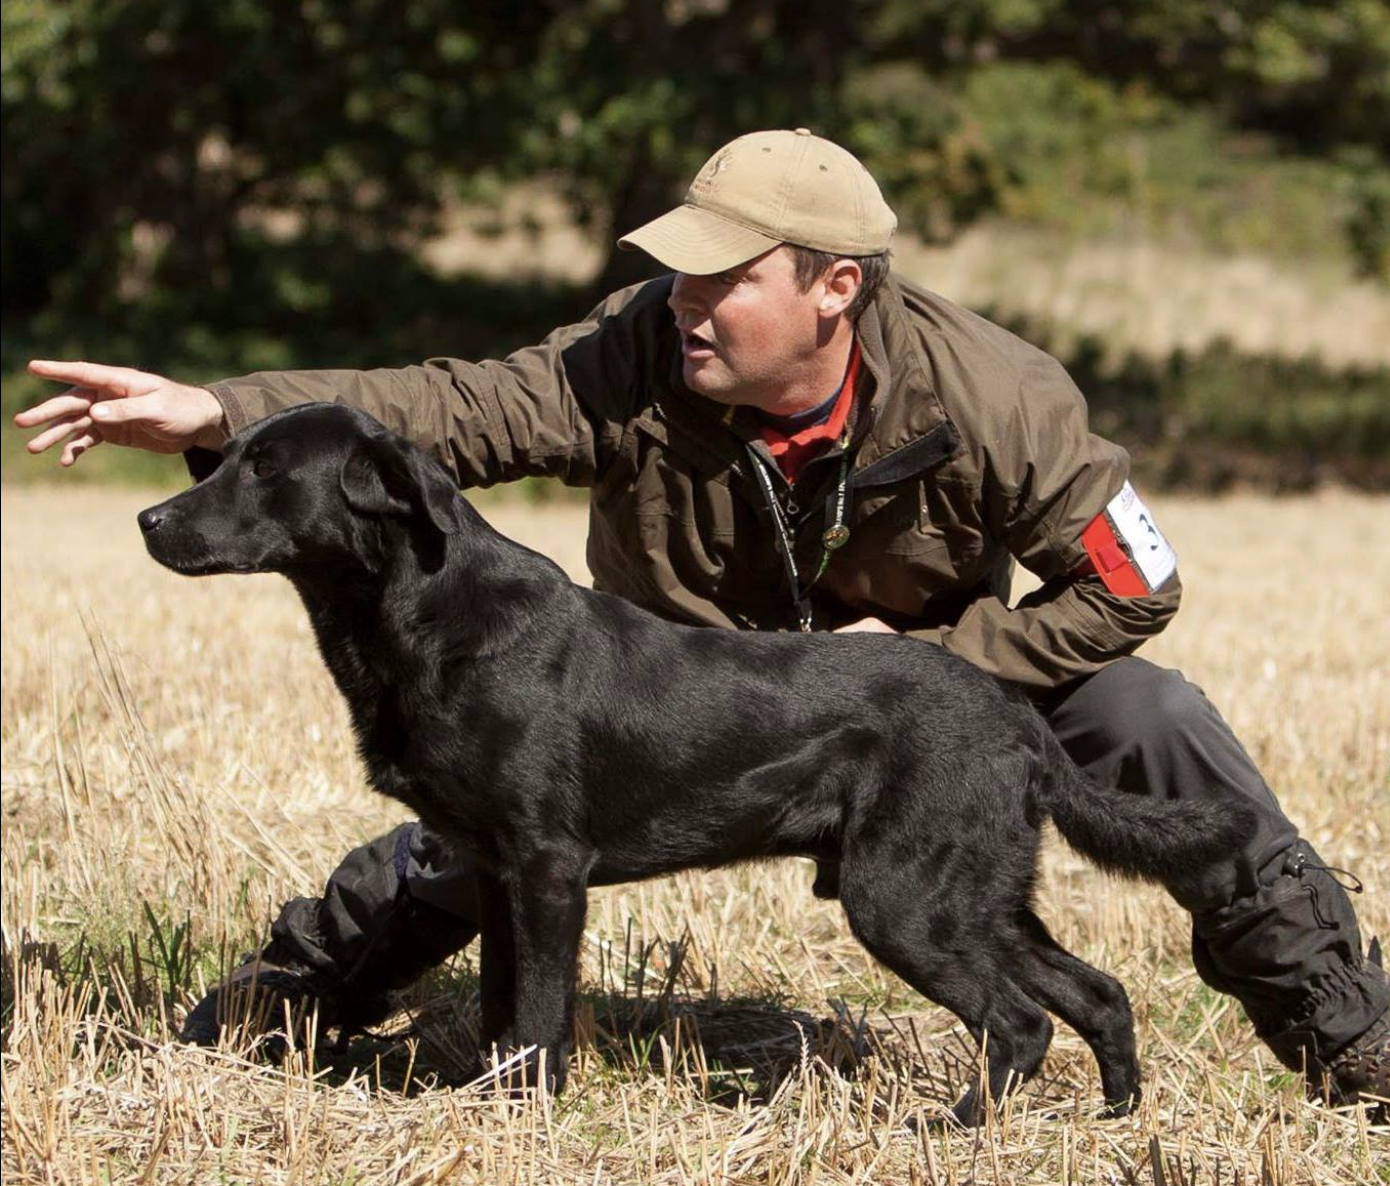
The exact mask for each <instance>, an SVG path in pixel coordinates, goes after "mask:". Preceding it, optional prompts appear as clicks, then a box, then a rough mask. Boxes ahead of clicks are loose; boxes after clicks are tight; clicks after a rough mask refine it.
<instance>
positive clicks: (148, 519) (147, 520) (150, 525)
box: [135, 507, 164, 535]
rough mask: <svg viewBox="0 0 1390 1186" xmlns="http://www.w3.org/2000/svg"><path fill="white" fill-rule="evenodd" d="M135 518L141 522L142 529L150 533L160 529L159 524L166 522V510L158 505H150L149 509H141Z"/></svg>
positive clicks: (147, 533)
mask: <svg viewBox="0 0 1390 1186" xmlns="http://www.w3.org/2000/svg"><path fill="white" fill-rule="evenodd" d="M135 519H136V522H137V523H139V524H140V530H141V531H143V532H144V533H145V534H146V535H149V533H150V532H151V531H158V530H159V525H160V524H161V523H163V522H164V512H163V511H161V510H160V509H159V508H158V507H150V508H149V510H146V511H141V512H140V513H139V514H138V515H137V516H136V517H135Z"/></svg>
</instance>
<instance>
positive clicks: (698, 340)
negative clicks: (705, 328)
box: [681, 330, 715, 358]
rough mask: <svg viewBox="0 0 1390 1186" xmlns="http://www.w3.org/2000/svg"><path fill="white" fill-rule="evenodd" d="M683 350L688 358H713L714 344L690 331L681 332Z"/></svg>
mask: <svg viewBox="0 0 1390 1186" xmlns="http://www.w3.org/2000/svg"><path fill="white" fill-rule="evenodd" d="M681 350H682V352H683V353H684V354H685V356H686V357H687V358H692V357H705V356H712V355H713V354H714V353H715V350H714V343H713V342H711V341H710V340H709V339H708V338H705V337H702V336H701V335H699V334H697V333H692V332H691V331H690V330H682V331H681Z"/></svg>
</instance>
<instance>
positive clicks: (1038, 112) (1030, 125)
mask: <svg viewBox="0 0 1390 1186" xmlns="http://www.w3.org/2000/svg"><path fill="white" fill-rule="evenodd" d="M1193 105H1197V106H1200V108H1201V109H1202V110H1204V111H1209V112H1211V113H1213V114H1212V115H1211V117H1210V119H1211V126H1212V127H1219V128H1227V127H1246V128H1263V129H1267V130H1275V131H1277V132H1278V133H1279V134H1280V135H1281V136H1283V138H1284V139H1283V143H1284V144H1286V145H1288V146H1290V147H1296V148H1299V149H1301V150H1304V151H1307V152H1316V153H1321V154H1325V155H1328V156H1329V157H1330V156H1331V155H1332V154H1334V153H1340V154H1341V156H1339V157H1338V159H1340V160H1344V161H1345V162H1347V164H1346V166H1345V169H1344V174H1343V175H1344V176H1345V177H1346V178H1347V185H1346V187H1345V188H1344V190H1343V193H1342V198H1341V199H1340V200H1341V201H1343V202H1344V204H1345V205H1346V208H1347V210H1348V213H1347V214H1346V216H1345V219H1344V222H1345V227H1346V233H1347V235H1348V236H1349V240H1350V242H1351V244H1352V246H1353V248H1354V250H1355V252H1356V255H1357V258H1358V259H1360V260H1362V261H1363V263H1362V266H1363V267H1364V269H1365V270H1367V271H1368V272H1375V271H1376V270H1377V269H1383V268H1384V267H1385V264H1384V255H1385V252H1384V249H1383V241H1384V239H1383V230H1382V227H1383V222H1381V211H1382V209H1383V203H1384V193H1385V191H1386V186H1387V185H1388V184H1390V173H1387V171H1386V166H1385V157H1386V149H1387V144H1388V143H1390V10H1388V9H1387V6H1386V4H1385V2H1384V0H742V2H740V3H733V0H664V2H663V3H659V4H656V3H651V2H650V0H546V2H544V3H534V4H520V5H518V4H515V3H504V2H502V0H477V2H475V3H472V4H468V5H460V4H457V3H454V2H453V0H410V2H409V3H405V4H401V3H398V2H390V0H341V2H338V3H332V2H330V0H298V2H297V3H294V4H279V3H272V2H271V0H223V2H222V3H220V4H215V5H208V4H203V3H198V2H196V0H6V3H5V4H4V6H3V48H0V133H2V135H3V155H4V162H5V168H4V170H3V175H2V176H0V202H2V203H3V228H2V233H0V271H2V273H3V281H2V284H3V290H2V295H3V306H4V310H5V312H6V314H7V315H13V314H17V315H19V316H21V317H29V316H31V315H33V314H34V313H36V312H38V311H41V310H45V309H50V310H53V309H56V310H67V311H69V312H73V311H81V312H83V313H85V314H88V315H91V316H94V317H100V318H103V319H106V320H107V321H108V322H110V323H111V324H117V323H120V322H121V321H122V320H123V319H128V318H129V317H131V316H134V313H133V312H132V311H133V310H137V311H138V310H140V309H144V310H147V311H148V310H150V309H157V310H158V312H159V317H158V318H154V319H153V320H154V321H156V322H157V321H159V320H161V319H163V320H166V321H167V318H168V316H169V315H170V314H173V315H175V316H177V317H178V318H179V319H181V320H183V321H186V322H199V321H200V322H202V323H205V324H207V325H209V326H214V327H217V326H224V327H225V326H227V325H232V324H246V323H247V322H249V321H252V320H255V321H257V322H259V323H264V324H276V323H278V324H281V325H284V326H286V327H287V328H286V332H294V331H293V322H294V320H295V319H296V318H303V317H306V316H308V315H309V314H311V313H313V312H314V311H315V310H318V311H324V310H330V309H331V311H332V315H333V316H334V317H345V316H346V317H348V318H349V319H353V316H354V314H353V310H352V308H351V307H350V305H351V301H350V300H345V299H344V297H343V295H342V293H341V292H340V291H336V290H340V289H341V287H342V285H343V283H344V280H345V279H346V280H348V281H350V282H353V281H355V283H356V285H357V286H358V290H359V294H360V301H361V303H362V311H363V313H364V314H365V313H366V311H368V310H370V311H371V312H372V314H373V315H374V316H380V315H381V310H379V309H377V308H376V307H375V306H374V305H373V304H372V302H373V300H374V299H377V298H376V295H375V294H374V292H373V291H372V289H373V287H374V284H373V279H372V278H373V276H375V275H377V274H379V271H380V269H381V268H382V267H383V261H386V260H388V259H392V258H395V259H398V260H406V259H408V258H409V257H410V253H411V252H412V250H413V248H414V247H416V246H417V245H418V243H419V242H420V241H421V239H422V238H423V237H424V236H425V235H427V234H428V233H429V232H430V231H431V230H432V229H434V227H435V224H436V220H437V216H438V213H439V211H440V208H441V202H442V200H443V199H444V198H445V197H446V195H448V194H450V193H451V192H452V193H457V192H460V191H463V192H467V191H468V190H469V187H471V186H475V185H476V184H478V183H479V182H480V180H483V179H488V178H491V179H493V180H501V181H506V180H511V179H516V178H520V177H530V176H537V175H544V176H545V177H547V178H548V179H550V180H551V182H552V183H554V184H556V185H557V186H559V187H560V189H561V191H562V192H563V193H564V194H565V195H566V197H567V198H568V199H569V201H570V203H571V206H572V208H573V209H574V211H575V212H576V214H577V215H578V216H579V217H580V219H581V220H583V221H585V222H587V223H588V224H589V225H591V226H593V227H594V228H595V230H596V231H601V232H603V233H605V234H607V233H609V232H611V231H612V230H617V231H622V230H626V229H628V228H630V227H632V226H635V225H637V224H639V223H641V222H642V221H644V220H645V219H647V218H649V217H651V216H652V215H654V214H656V213H658V212H659V211H660V210H662V209H664V208H665V207H666V206H667V205H668V204H669V203H670V202H671V201H673V200H676V199H677V198H678V197H679V193H680V187H681V185H682V183H683V182H684V181H685V179H687V178H688V177H689V176H690V175H691V173H692V172H693V171H694V169H695V168H696V167H697V166H698V165H699V164H700V162H701V161H702V160H703V159H704V158H705V156H706V155H707V154H708V153H709V152H710V151H711V150H712V149H713V148H714V147H715V146H717V145H718V144H719V143H721V142H722V141H724V140H727V139H729V138H731V137H732V136H734V135H737V134H739V133H741V132H744V131H748V130H751V129H753V128H758V127H772V126H779V125H780V126H797V125H806V126H810V127H813V128H814V129H816V130H817V131H820V132H822V133H824V134H827V135H830V136H832V137H836V138H838V139H840V140H841V141H842V142H844V143H845V144H846V145H847V146H848V147H850V148H851V149H853V150H854V151H856V152H858V153H860V154H861V155H862V156H863V157H864V159H865V160H866V162H867V163H868V164H869V166H870V168H871V169H872V170H873V171H874V172H875V174H876V175H877V176H879V177H880V178H881V179H882V181H883V183H884V185H885V188H886V189H887V190H888V193H889V197H890V200H892V201H893V202H894V203H895V205H896V206H897V208H898V209H899V211H900V214H901V216H902V220H903V223H904V225H905V226H906V227H907V228H909V229H911V230H914V231H916V232H918V233H920V234H923V235H926V236H927V237H931V238H944V237H948V236H950V235H951V234H953V233H955V231H956V230H957V229H958V228H959V227H960V226H962V225H964V224H966V223H968V222H969V221H970V220H971V219H973V218H975V217H977V216H978V215H979V214H980V213H982V212H984V211H987V210H990V209H994V208H997V207H999V206H1001V205H1003V206H1004V207H1005V208H1006V209H1013V210H1014V211H1015V212H1023V213H1027V212H1030V211H1031V212H1032V213H1033V214H1034V215H1036V216H1040V217H1055V216H1056V212H1057V211H1065V210H1066V209H1067V208H1068V206H1069V205H1075V200H1074V199H1075V194H1076V192H1077V187H1080V188H1082V189H1085V190H1086V191H1087V192H1094V193H1098V194H1100V195H1101V196H1102V197H1106V196H1115V195H1118V196H1121V197H1127V198H1131V199H1132V198H1133V196H1134V195H1135V194H1140V196H1142V197H1144V198H1145V200H1148V196H1151V193H1152V190H1153V187H1152V186H1148V188H1147V189H1145V188H1144V187H1145V185H1146V184H1147V182H1146V181H1145V178H1144V176H1143V169H1142V167H1141V166H1142V163H1143V161H1142V159H1141V158H1142V157H1143V152H1142V151H1139V149H1144V145H1143V144H1140V143H1139V141H1137V140H1136V139H1135V136H1136V135H1137V134H1144V135H1147V134H1148V133H1149V131H1150V130H1152V129H1161V128H1162V127H1164V126H1166V124H1172V123H1173V122H1174V118H1175V117H1174V112H1181V111H1186V110H1188V108H1189V107H1193ZM1194 109H1195V108H1194ZM1165 121H1166V122H1165ZM1183 135H1184V136H1186V140H1185V141H1184V140H1183V137H1182V136H1170V138H1169V142H1170V143H1171V144H1173V145H1177V144H1179V143H1187V144H1189V145H1198V146H1199V147H1201V149H1202V151H1204V152H1206V151H1209V150H1210V148H1211V144H1212V143H1214V141H1213V140H1212V139H1211V138H1210V137H1209V138H1208V140H1205V141H1204V140H1202V139H1201V136H1200V135H1199V134H1198V133H1197V132H1192V131H1190V130H1189V131H1188V132H1185V133H1183ZM1136 145H1137V146H1138V148H1136ZM1078 162H1079V165H1078ZM1195 184H1196V182H1194V185H1195ZM1206 188H1209V187H1206ZM1194 192H1196V190H1195V189H1194ZM1049 193H1050V194H1051V195H1052V196H1051V197H1050V198H1049V197H1048V196H1047V195H1048V194H1049ZM1378 223H1380V225H1377V224H1378ZM1378 235H1379V236H1380V237H1379V238H1378V237H1377V236H1378ZM1377 243H1379V244H1381V246H1377ZM290 244H293V245H294V247H295V250H294V251H290V250H288V249H287V248H288V246H289V245H290ZM354 260H361V261H366V264H365V265H364V266H365V267H366V268H369V269H370V270H369V271H363V270H362V269H361V268H359V269H358V271H357V272H356V273H355V275H354V273H353V272H352V270H351V268H349V267H348V266H347V265H348V264H349V263H350V262H352V261H354ZM648 266H649V265H648V264H647V263H646V262H645V261H644V260H643V259H642V257H640V256H636V255H633V256H629V255H626V254H623V255H617V254H614V255H612V256H611V257H610V258H609V260H608V262H607V265H606V267H605V268H604V270H603V275H602V278H601V281H600V285H601V286H602V287H611V286H614V285H617V284H620V283H623V282H626V281H628V280H631V279H634V278H636V277H637V276H639V275H641V274H643V271H644V269H645V268H647V267H648ZM401 274H402V275H403V276H404V275H406V273H405V272H402V273H401ZM376 287H379V288H380V289H381V290H382V291H387V290H391V291H397V290H395V289H391V286H389V285H380V286H376ZM325 315H326V314H325Z"/></svg>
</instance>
